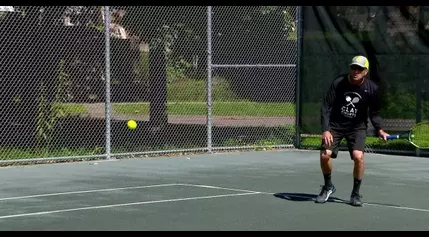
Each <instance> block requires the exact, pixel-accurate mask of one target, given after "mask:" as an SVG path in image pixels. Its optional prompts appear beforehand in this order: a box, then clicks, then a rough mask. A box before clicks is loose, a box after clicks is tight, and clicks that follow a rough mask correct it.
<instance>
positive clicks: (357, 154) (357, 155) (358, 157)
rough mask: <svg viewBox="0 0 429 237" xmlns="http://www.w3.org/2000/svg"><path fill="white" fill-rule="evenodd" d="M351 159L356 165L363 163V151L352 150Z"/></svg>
mask: <svg viewBox="0 0 429 237" xmlns="http://www.w3.org/2000/svg"><path fill="white" fill-rule="evenodd" d="M352 158H353V161H354V162H356V163H363V162H364V159H363V151H358V150H354V151H353V152H352Z"/></svg>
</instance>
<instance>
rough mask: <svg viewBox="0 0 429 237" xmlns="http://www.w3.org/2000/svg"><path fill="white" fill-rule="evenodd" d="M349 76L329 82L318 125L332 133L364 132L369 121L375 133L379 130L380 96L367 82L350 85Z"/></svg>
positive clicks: (375, 88) (380, 121)
mask: <svg viewBox="0 0 429 237" xmlns="http://www.w3.org/2000/svg"><path fill="white" fill-rule="evenodd" d="M347 77H348V74H346V75H340V76H339V77H337V78H335V80H334V81H333V82H332V84H331V86H330V88H329V90H328V92H327V93H326V96H325V98H324V100H323V105H322V111H321V115H322V116H321V120H322V121H321V122H322V129H323V131H328V130H330V129H331V128H334V129H367V125H368V118H369V119H370V120H371V123H372V125H373V126H374V128H375V129H376V131H377V130H379V129H381V123H382V119H381V116H380V93H379V89H378V86H377V85H376V84H375V83H374V82H373V81H371V80H370V79H369V78H365V80H364V82H363V83H362V84H360V85H353V84H351V83H350V82H349V80H348V78H347Z"/></svg>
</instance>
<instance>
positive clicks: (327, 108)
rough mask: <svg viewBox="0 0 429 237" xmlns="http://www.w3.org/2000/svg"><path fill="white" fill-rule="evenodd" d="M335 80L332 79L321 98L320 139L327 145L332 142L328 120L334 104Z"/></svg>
mask: <svg viewBox="0 0 429 237" xmlns="http://www.w3.org/2000/svg"><path fill="white" fill-rule="evenodd" d="M336 82H337V80H334V81H333V82H332V83H331V85H330V87H329V89H328V91H327V92H326V94H325V97H324V98H323V100H322V108H321V123H322V131H323V134H322V139H323V141H324V142H325V144H326V145H327V146H330V145H331V143H332V142H333V138H332V134H331V132H330V126H329V122H330V117H331V110H332V106H333V104H334V101H335V95H336V92H335V87H336V84H337V83H336Z"/></svg>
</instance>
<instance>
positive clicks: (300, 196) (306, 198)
mask: <svg viewBox="0 0 429 237" xmlns="http://www.w3.org/2000/svg"><path fill="white" fill-rule="evenodd" d="M274 197H276V198H281V199H284V200H288V201H294V202H314V203H316V202H315V200H316V197H317V195H315V194H308V193H275V194H274ZM327 202H329V203H339V204H347V205H350V201H349V200H344V199H341V198H337V197H332V196H331V197H329V199H328V200H327ZM365 204H370V205H378V206H391V207H400V205H397V204H391V203H379V202H364V205H365ZM350 206H351V205H350Z"/></svg>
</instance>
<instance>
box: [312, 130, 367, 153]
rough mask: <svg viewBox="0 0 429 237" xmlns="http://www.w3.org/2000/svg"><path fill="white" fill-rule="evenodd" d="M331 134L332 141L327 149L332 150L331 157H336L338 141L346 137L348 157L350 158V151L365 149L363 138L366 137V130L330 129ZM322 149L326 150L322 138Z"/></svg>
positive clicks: (338, 146)
mask: <svg viewBox="0 0 429 237" xmlns="http://www.w3.org/2000/svg"><path fill="white" fill-rule="evenodd" d="M331 134H332V137H333V140H334V141H333V142H332V144H331V147H329V148H328V149H329V150H331V151H332V156H331V158H337V155H338V151H339V148H340V143H341V141H342V140H343V139H346V143H347V148H348V150H349V153H350V158H352V151H353V150H358V151H364V149H365V138H366V135H367V134H366V130H364V129H359V130H339V129H331ZM321 149H322V151H324V150H326V149H327V148H325V146H324V141H323V139H322V146H321Z"/></svg>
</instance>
